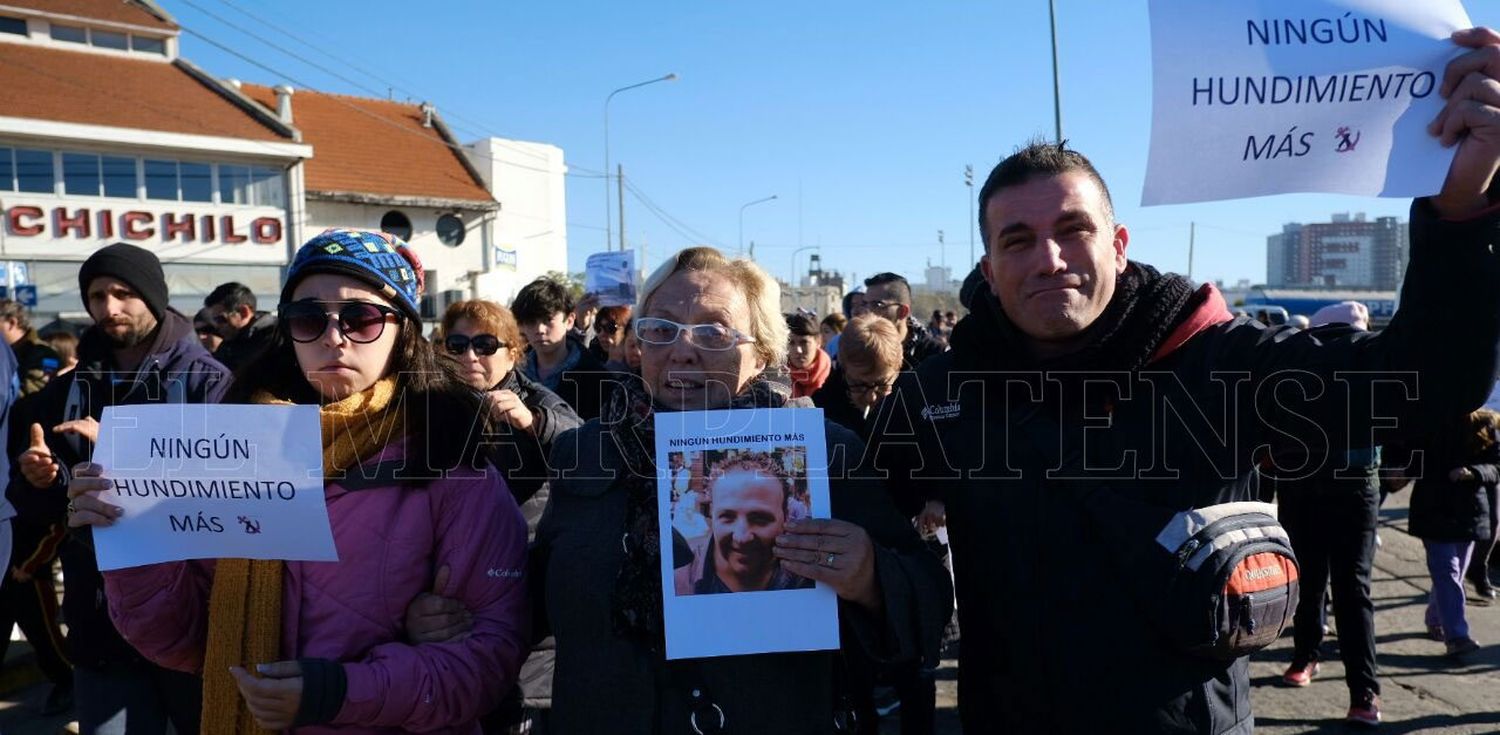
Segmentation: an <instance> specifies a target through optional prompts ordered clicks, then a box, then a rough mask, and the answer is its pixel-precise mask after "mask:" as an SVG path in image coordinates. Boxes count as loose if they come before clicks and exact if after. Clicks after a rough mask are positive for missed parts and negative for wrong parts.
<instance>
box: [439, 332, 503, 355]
mask: <svg viewBox="0 0 1500 735" xmlns="http://www.w3.org/2000/svg"><path fill="white" fill-rule="evenodd" d="M509 346H510V345H508V344H505V343H504V342H502V341H501V340H500V338H499V337H496V336H495V335H493V334H476V335H474V336H473V337H470V336H469V335H467V334H450V335H448V336H447V337H446V338H444V339H443V347H444V348H445V349H447V350H448V354H450V355H453V356H454V357H458V356H459V355H462V354H464V353H465V352H468V351H469V348H470V347H472V348H474V354H476V355H478V356H480V357H489V356H490V355H493V354H495V353H496V352H499V351H500V348H502V347H509Z"/></svg>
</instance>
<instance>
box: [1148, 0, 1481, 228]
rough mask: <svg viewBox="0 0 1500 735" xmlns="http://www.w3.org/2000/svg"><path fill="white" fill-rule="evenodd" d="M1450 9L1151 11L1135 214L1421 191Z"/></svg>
mask: <svg viewBox="0 0 1500 735" xmlns="http://www.w3.org/2000/svg"><path fill="white" fill-rule="evenodd" d="M1469 25H1470V23H1469V18H1468V14H1467V13H1465V12H1464V9H1463V6H1462V5H1461V4H1460V3H1459V2H1458V0H1422V1H1421V2H1412V1H1411V0H1298V1H1297V2H1265V1H1264V0H1217V1H1216V2H1204V1H1203V0H1151V54H1152V66H1153V70H1154V71H1153V76H1154V87H1153V89H1152V103H1153V104H1152V109H1153V114H1152V125H1151V153H1150V157H1149V160H1148V162H1147V168H1146V185H1145V190H1144V193H1143V195H1142V204H1145V205H1153V204H1176V203H1182V202H1196V201H1210V200H1218V199H1232V198H1237V197H1250V196H1261V195H1267V194H1282V193H1289V192H1325V193H1339V194H1359V195H1366V196H1383V197H1402V198H1405V197H1417V196H1427V195H1430V194H1435V193H1437V191H1438V190H1439V189H1440V188H1442V184H1443V178H1444V176H1445V175H1446V173H1447V170H1448V165H1449V163H1450V162H1451V161H1452V159H1453V152H1452V151H1451V150H1447V149H1444V148H1443V147H1442V146H1441V144H1440V143H1439V142H1438V139H1437V138H1436V137H1434V136H1431V135H1429V134H1428V133H1427V130H1426V127H1427V124H1428V123H1429V122H1431V121H1432V120H1433V118H1435V117H1437V114H1438V112H1439V111H1441V110H1442V108H1443V104H1444V100H1443V98H1442V95H1441V93H1440V92H1441V87H1442V81H1443V70H1444V67H1445V66H1446V65H1447V63H1448V62H1449V61H1450V60H1452V59H1453V58H1454V57H1455V56H1457V55H1458V54H1459V53H1460V52H1461V51H1462V49H1460V48H1459V47H1458V46H1456V45H1454V43H1453V42H1452V41H1451V40H1450V36H1451V34H1452V33H1453V32H1454V31H1456V30H1460V29H1463V28H1467V27H1469Z"/></svg>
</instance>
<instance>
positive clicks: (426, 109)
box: [422, 102, 437, 128]
mask: <svg viewBox="0 0 1500 735" xmlns="http://www.w3.org/2000/svg"><path fill="white" fill-rule="evenodd" d="M436 113H437V108H436V107H433V106H432V103H431V102H423V103H422V127H424V128H430V127H432V116H433V115H434V114H436Z"/></svg>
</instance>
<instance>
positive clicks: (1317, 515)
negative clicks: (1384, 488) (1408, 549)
mask: <svg viewBox="0 0 1500 735" xmlns="http://www.w3.org/2000/svg"><path fill="white" fill-rule="evenodd" d="M1276 496H1277V499H1278V502H1279V503H1280V506H1281V513H1280V519H1281V525H1282V526H1283V527H1285V528H1286V531H1287V534H1288V535H1290V536H1291V538H1292V549H1293V550H1294V551H1296V552H1297V563H1298V565H1299V566H1300V567H1301V570H1302V578H1301V600H1300V601H1299V602H1298V603H1297V612H1296V614H1295V615H1294V616H1293V618H1292V624H1293V626H1294V627H1295V630H1294V635H1293V641H1294V643H1295V654H1294V655H1295V656H1296V658H1297V659H1299V660H1307V659H1316V658H1318V647H1319V646H1320V645H1322V643H1323V600H1324V591H1325V590H1326V589H1327V588H1328V586H1329V584H1330V582H1331V583H1332V586H1333V616H1334V620H1336V621H1337V622H1338V638H1339V653H1340V654H1341V657H1342V658H1343V660H1344V670H1345V682H1346V683H1347V684H1348V685H1349V692H1350V694H1351V695H1352V694H1357V693H1359V692H1360V691H1362V690H1365V689H1368V690H1370V691H1372V692H1375V693H1376V694H1379V693H1380V682H1379V681H1378V680H1377V679H1376V676H1377V674H1376V670H1375V604H1374V602H1372V601H1371V600H1370V570H1371V565H1372V563H1373V560H1374V557H1375V523H1376V519H1377V514H1378V511H1379V506H1380V487H1379V484H1378V483H1377V482H1376V480H1375V478H1374V477H1370V478H1369V479H1368V480H1361V479H1331V478H1310V479H1305V480H1295V481H1286V480H1282V481H1277V482H1276Z"/></svg>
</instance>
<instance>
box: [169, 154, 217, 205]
mask: <svg viewBox="0 0 1500 735" xmlns="http://www.w3.org/2000/svg"><path fill="white" fill-rule="evenodd" d="M178 169H179V170H180V171H181V175H182V201H184V202H211V201H213V200H214V181H213V174H212V171H213V167H212V166H210V165H208V164H206V163H190V162H188V161H183V162H182V163H180V164H178Z"/></svg>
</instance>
